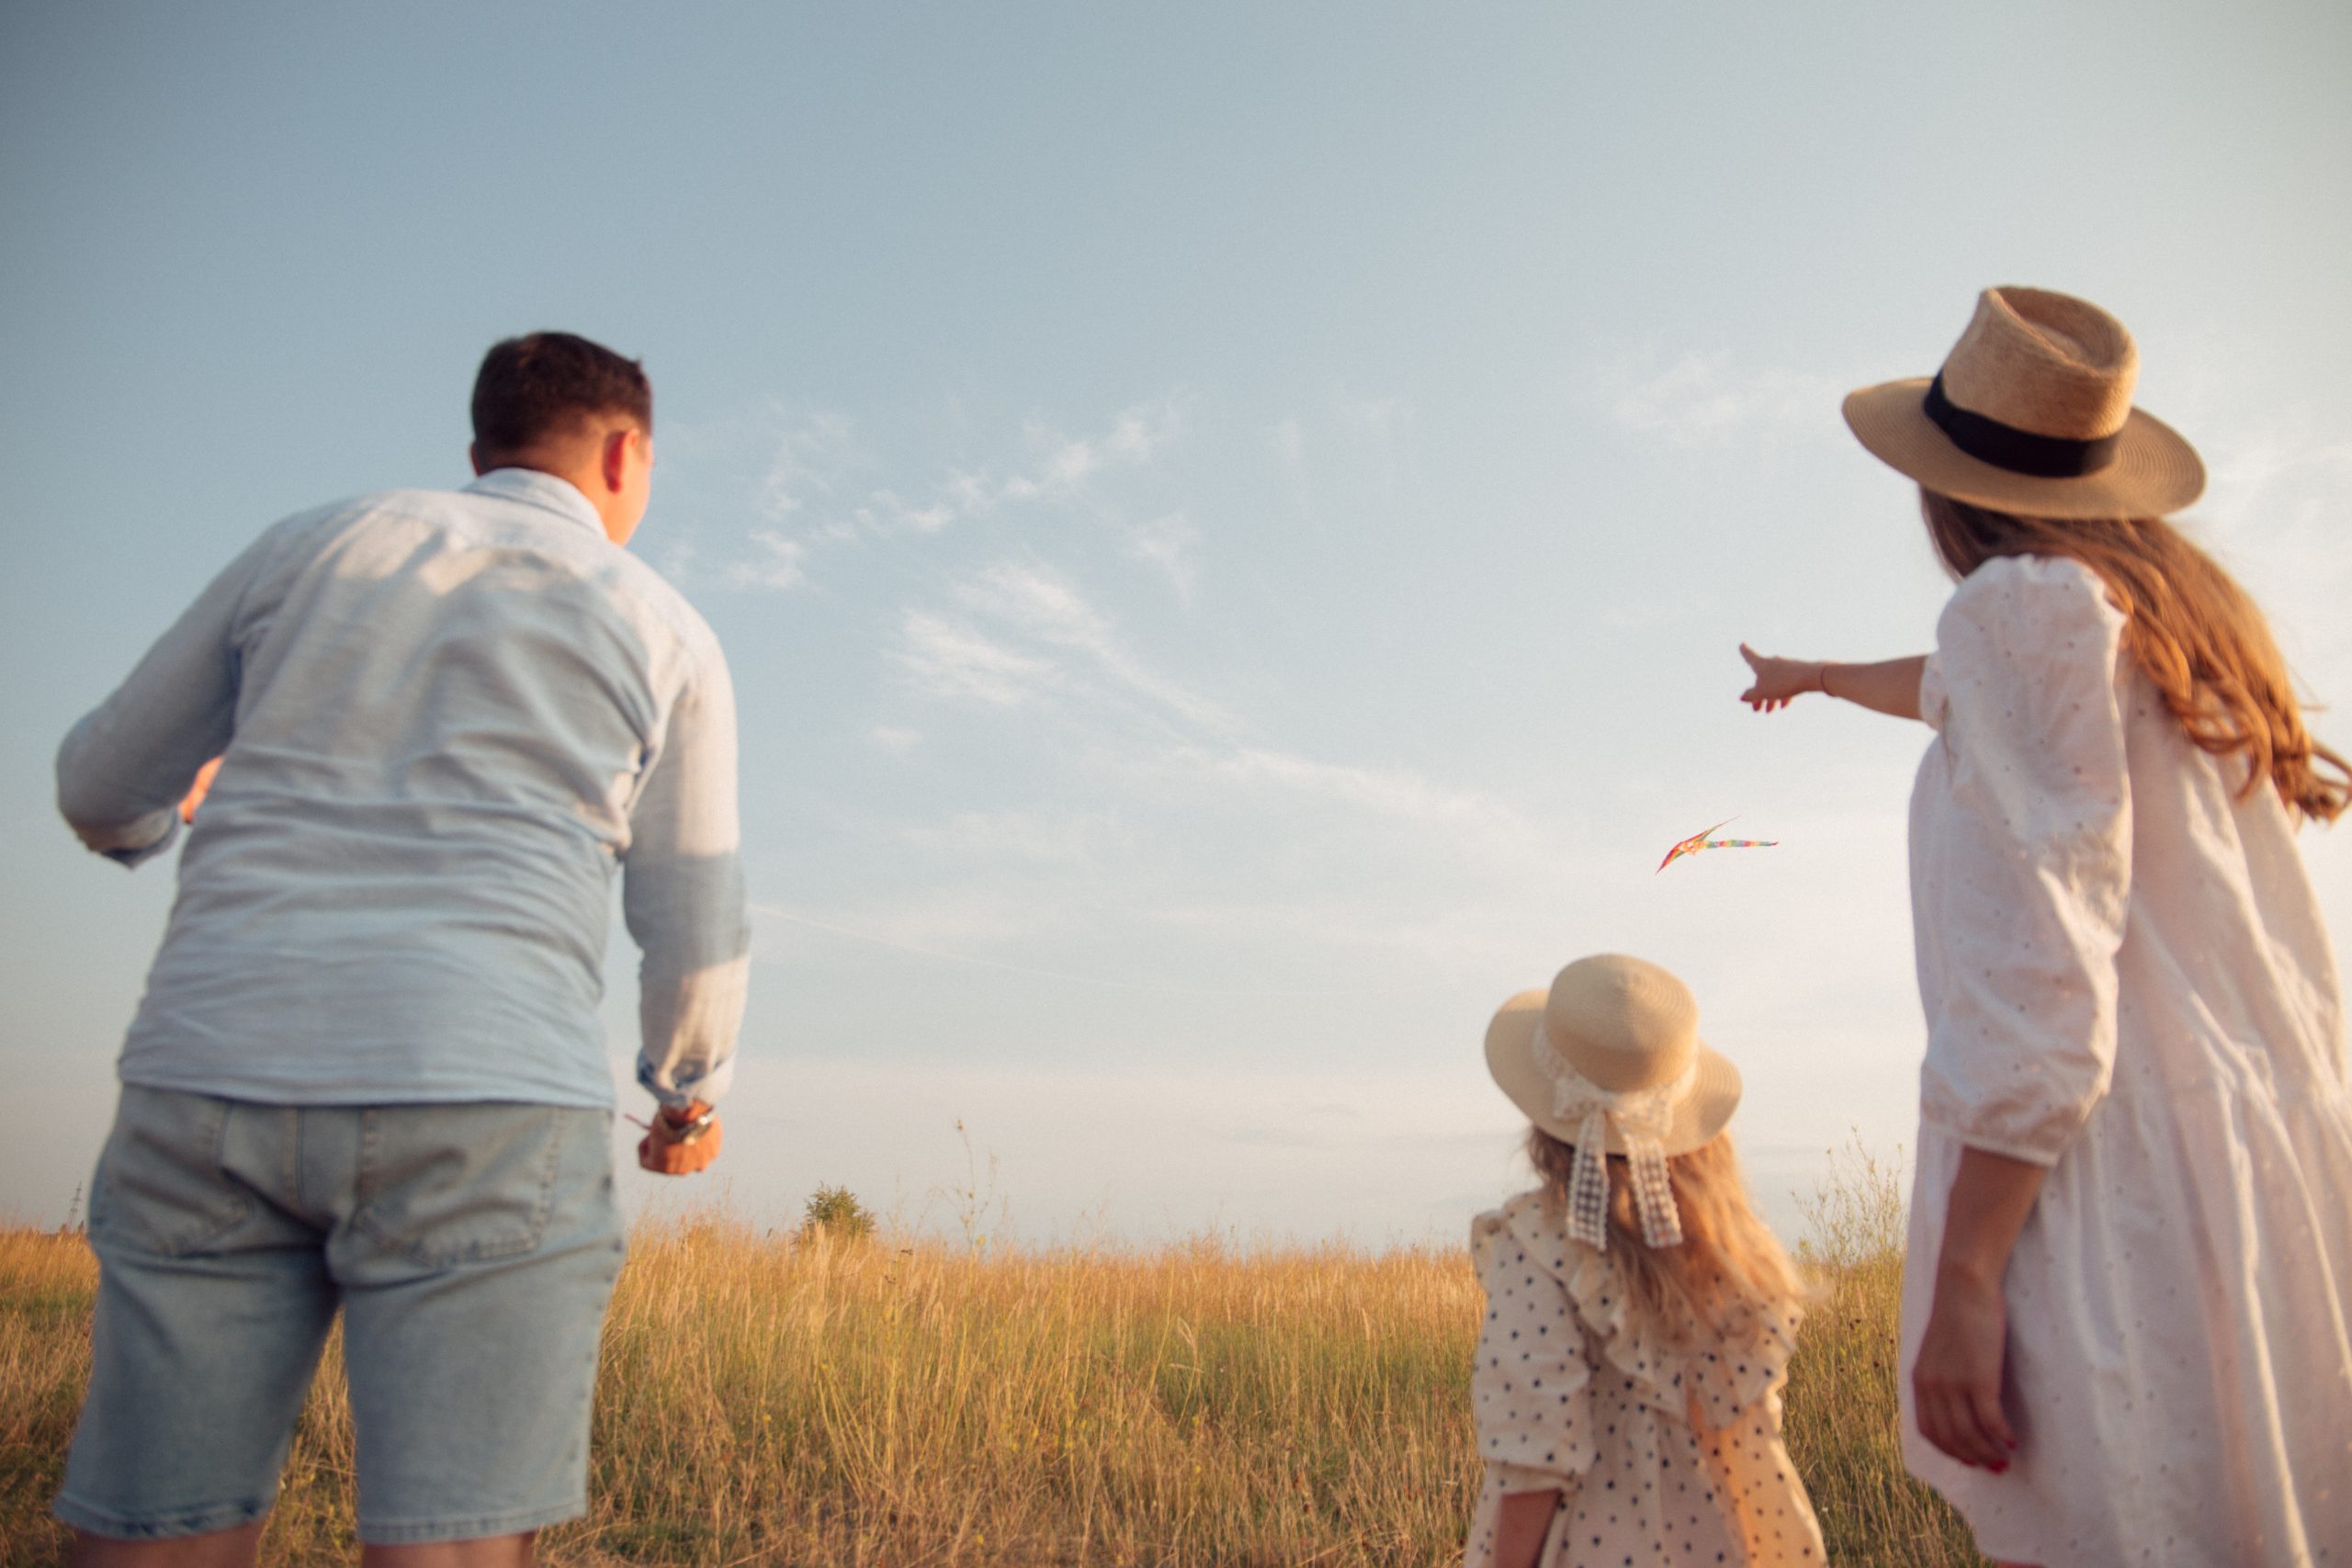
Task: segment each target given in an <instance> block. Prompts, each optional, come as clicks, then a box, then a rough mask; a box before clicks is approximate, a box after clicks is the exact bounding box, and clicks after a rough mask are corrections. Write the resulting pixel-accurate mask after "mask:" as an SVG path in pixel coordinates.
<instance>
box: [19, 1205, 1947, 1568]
mask: <svg viewBox="0 0 2352 1568" xmlns="http://www.w3.org/2000/svg"><path fill="white" fill-rule="evenodd" d="M1859 1176H1860V1179H1863V1180H1864V1181H1876V1182H1877V1183H1878V1188H1879V1190H1876V1191H1875V1192H1872V1191H1871V1190H1856V1191H1852V1192H1848V1193H1846V1194H1844V1195H1843V1196H1838V1195H1835V1194H1833V1195H1832V1198H1831V1199H1830V1200H1829V1201H1825V1203H1824V1205H1823V1207H1822V1209H1821V1211H1820V1213H1817V1214H1816V1216H1815V1222H1816V1229H1817V1230H1818V1231H1819V1232H1820V1239H1819V1241H1818V1243H1817V1245H1816V1246H1815V1248H1814V1251H1815V1256H1816V1258H1817V1263H1818V1265H1819V1271H1820V1272H1821V1274H1822V1275H1823V1277H1824V1278H1825V1280H1826V1284H1827V1290H1826V1296H1825V1300H1824V1301H1823V1303H1821V1305H1820V1306H1819V1307H1818V1308H1817V1310H1816V1313H1815V1317H1814V1319H1813V1320H1812V1322H1811V1324H1810V1325H1808V1327H1807V1330H1806V1334H1805V1338H1804V1345H1803V1347H1802V1348H1801V1350H1800V1353H1799V1357H1798V1360H1797V1364H1796V1365H1795V1367H1794V1368H1793V1369H1792V1375H1791V1381H1790V1389H1789V1416H1790V1419H1789V1442H1790V1447H1791V1449H1792V1451H1793V1453H1794V1454H1795V1456H1796V1459H1797V1461H1798V1464H1799V1466H1800V1468H1801V1469H1802V1470H1803V1471H1804V1474H1805V1479H1806V1481H1807V1483H1808V1484H1809V1485H1810V1486H1811V1487H1812V1488H1813V1493H1814V1497H1815V1504H1816V1506H1817V1507H1818V1508H1819V1510H1820V1513H1821V1516H1822V1519H1823V1523H1824V1527H1825V1529H1826V1530H1827V1532H1828V1535H1829V1539H1830V1542H1831V1547H1832V1551H1833V1556H1834V1558H1835V1560H1837V1561H1839V1562H1852V1563H1869V1564H1872V1565H1878V1564H1903V1565H1909V1564H1919V1565H1928V1564H1936V1565H1942V1564H1954V1563H1973V1562H1977V1561H1978V1560H1977V1559H1976V1558H1975V1557H1974V1556H1973V1553H1972V1552H1970V1551H1969V1550H1968V1548H1967V1546H1966V1537H1965V1535H1964V1533H1963V1532H1962V1530H1961V1529H1960V1528H1959V1527H1958V1525H1957V1522H1956V1521H1955V1520H1954V1519H1953V1518H1952V1517H1951V1515H1950V1514H1949V1512H1948V1511H1947V1510H1945V1509H1944V1508H1943V1507H1942V1506H1941V1505H1940V1504H1939V1503H1938V1502H1937V1501H1936V1500H1935V1499H1934V1498H1933V1497H1932V1496H1931V1495H1928V1494H1927V1493H1925V1492H1924V1491H1922V1490H1921V1489H1920V1488H1919V1487H1917V1485H1916V1484H1914V1483H1912V1482H1910V1481H1909V1480H1908V1478H1907V1477H1905V1475H1904V1473H1903V1472H1902V1468H1901V1465H1900V1463H1899V1461H1897V1460H1896V1458H1895V1455H1894V1364H1893V1363H1894V1287H1895V1285H1896V1283H1897V1282H1898V1280H1899V1270H1900V1262H1899V1258H1895V1257H1894V1255H1893V1254H1892V1253H1891V1251H1890V1250H1889V1243H1890V1241H1891V1238H1892V1233H1891V1232H1890V1231H1889V1229H1888V1228H1887V1227H1888V1225H1889V1224H1892V1223H1893V1222H1894V1220H1896V1219H1899V1213H1900V1205H1899V1200H1897V1199H1896V1198H1895V1197H1894V1195H1893V1188H1892V1184H1891V1179H1889V1178H1888V1176H1887V1173H1885V1172H1883V1171H1879V1170H1876V1169H1874V1168H1862V1169H1861V1170H1860V1172H1859ZM95 1283H96V1269H95V1266H94V1265H93V1263H92V1262H91V1260H90V1258H89V1255H88V1252H87V1251H86V1249H85V1247H83V1245H82V1243H81V1239H80V1238H79V1237H78V1236H75V1235H51V1234H45V1233H38V1232H28V1231H16V1232H7V1233H0V1540H5V1541H6V1542H7V1543H8V1545H7V1558H8V1560H9V1561H10V1562H25V1563H40V1562H62V1551H63V1544H64V1543H63V1537H62V1532H61V1531H60V1530H59V1529H57V1528H56V1527H55V1526H54V1525H53V1524H51V1521H50V1520H49V1518H48V1516H47V1505H48V1499H49V1496H50V1494H51V1492H52V1491H53V1490H54V1488H55V1486H56V1483H57V1478H58V1474H59V1471H60V1469H61V1467H62V1452H63V1449H64V1445H65V1441H66V1438H67V1437H68V1435H69V1433H70V1431H71V1429H72V1425H73V1418H74V1409H75V1406H76V1404H77V1402H78V1400H79V1397H80V1392H81V1388H82V1385H83V1382H84V1380H85V1377H86V1376H87V1371H88V1347H87V1332H88V1319H89V1309H90V1301H91V1292H92V1290H93V1288H94V1286H95ZM1479 1314H1480V1303H1479V1297H1478V1288H1477V1284H1476V1280H1474V1279H1473V1278H1472V1276H1471V1273H1470V1270H1469V1267H1468V1263H1467V1261H1466V1259H1465V1258H1464V1257H1463V1256H1462V1255H1461V1253H1460V1252H1459V1251H1456V1250H1450V1249H1449V1250H1442V1251H1411V1250H1408V1251H1398V1252H1390V1253H1385V1254H1379V1255H1371V1254H1366V1253H1362V1252H1356V1251H1350V1250H1345V1249H1341V1248H1336V1247H1335V1248H1329V1249H1323V1250H1300V1251H1290V1252H1280V1253H1271V1254H1269V1253H1241V1252H1237V1251H1232V1250H1228V1249H1226V1248H1224V1247H1218V1246H1214V1245H1198V1246H1190V1247H1175V1248H1172V1249H1169V1250H1164V1251H1159V1252H1153V1253H1148V1254H1133V1255H1130V1254H1124V1253H1119V1252H1116V1251H1108V1250H1074V1251H1018V1250H1015V1251H1005V1252H995V1253H989V1252H982V1251H974V1250H971V1249H967V1248H966V1247H960V1246H950V1245H946V1244H943V1243H937V1242H922V1243H916V1242H910V1241H906V1240H896V1241H894V1240H888V1239H876V1240H875V1241H872V1242H869V1243H866V1244H863V1245H854V1244H853V1245H841V1246H835V1245H831V1244H828V1243H827V1242H825V1241H823V1240H821V1239H820V1240H815V1241H809V1242H800V1243H796V1242H795V1241H794V1240H793V1239H792V1238H790V1237H787V1236H785V1235H774V1234H771V1235H755V1234H753V1233H752V1232H750V1231H748V1230H746V1229H743V1228H741V1227H739V1226H736V1225H733V1224H729V1223H727V1222H726V1221H725V1220H723V1219H710V1220H705V1221H700V1222H695V1223H691V1224H683V1225H673V1226H669V1227H665V1228H662V1229H658V1230H651V1231H644V1232H640V1233H639V1235H637V1237H636V1238H635V1242H634V1247H633V1251H632V1253H631V1257H630V1259H629V1264H628V1269H627V1271H626V1272H625V1273H624V1274H623V1276H622V1279H621V1283H620V1288H619V1292H618V1294H617V1296H616V1300H615V1303H614V1307H613V1312H612V1316H611V1319H610V1322H609V1324H608V1325H607V1327H606V1331H605V1352H604V1369H603V1376H602V1379H601V1381H600V1383H599V1386H598V1399H597V1408H596V1433H595V1469H594V1479H593V1483H592V1485H593V1505H592V1506H593V1509H594V1512H593V1513H592V1515H591V1517H589V1518H587V1519H586V1520H583V1521H582V1522H581V1523H579V1524H575V1525H570V1526H566V1527H563V1528H562V1529H556V1530H550V1531H548V1533H547V1535H546V1537H545V1538H544V1541H543V1552H542V1555H543V1557H544V1559H545V1560H546V1561H548V1562H556V1563H581V1564H605V1563H620V1562H628V1563H637V1562H659V1563H682V1564H684V1563H694V1564H709V1565H714V1568H716V1565H720V1564H737V1563H753V1562H762V1563H790V1564H810V1565H833V1564H840V1565H849V1564H860V1565H868V1564H870V1565H877V1568H878V1565H883V1564H891V1565H899V1564H903V1565H907V1568H914V1565H918V1564H947V1563H954V1564H958V1565H969V1568H980V1565H987V1564H1015V1563H1018V1564H1038V1565H1042V1564H1057V1563H1070V1564H1076V1563H1089V1564H1092V1563H1102V1564H1113V1563H1122V1564H1126V1563H1132V1564H1211V1563H1214V1564H1236V1565H1240V1564H1251V1565H1257V1564H1262V1565H1265V1568H1273V1565H1275V1564H1283V1565H1300V1564H1328V1565H1330V1568H1340V1565H1345V1564H1374V1563H1380V1564H1390V1563H1396V1564H1436V1563H1444V1562H1450V1561H1454V1560H1457V1559H1458V1556H1459V1552H1460V1548H1461V1540H1462V1535H1463V1530H1464V1524H1465V1522H1466V1519H1467V1516H1468V1510H1469V1506H1470V1502H1471V1498H1472V1495H1473V1492H1474V1490H1475V1486H1476V1464H1475V1462H1474V1461H1473V1459H1472V1457H1471V1428H1470V1416H1469V1390H1468V1379H1469V1361H1470V1347H1471V1344H1472V1341H1473V1340H1474V1338H1475V1337H1476V1326H1477V1323H1478V1318H1479ZM341 1382H342V1380H341V1377H340V1374H339V1371H338V1369H337V1366H336V1364H335V1362H334V1359H333V1356H332V1353H331V1355H330V1360H329V1366H328V1369H327V1374H326V1375H325V1376H323V1377H322V1378H321V1379H320V1380H319V1385H318V1387H317V1388H316V1389H315V1390H314V1391H313V1392H312V1395H311V1402H310V1405H309V1408H308V1409H307V1410H306V1412H305V1414H304V1416H303V1422H302V1427H301V1430H300V1434H299V1436H298V1438H297V1441H296V1444H295V1450H294V1456H293V1459H292V1461H291V1462H290V1463H289V1465H288V1471H287V1476H286V1483H285V1491H284V1494H283V1495H282V1497H281V1499H280V1502H279V1506H278V1508H277V1513H276V1514H275V1516H274V1517H273V1519H272V1522H271V1526H270V1529H269V1533H268V1537H267V1539H266V1546H265V1560H266V1561H267V1562H273V1563H290V1562H302V1563H308V1562H333V1561H338V1560H341V1561H348V1560H350V1558H351V1557H352V1556H353V1555H354V1553H355V1552H356V1546H355V1544H354V1540H353V1536H352V1529H351V1507H350V1491H349V1462H350V1461H349V1455H350V1451H351V1450H350V1442H351V1428H350V1416H349V1411H348V1408H347V1406H346V1405H345V1403H344V1399H343V1396H342V1391H341V1386H340V1385H341Z"/></svg>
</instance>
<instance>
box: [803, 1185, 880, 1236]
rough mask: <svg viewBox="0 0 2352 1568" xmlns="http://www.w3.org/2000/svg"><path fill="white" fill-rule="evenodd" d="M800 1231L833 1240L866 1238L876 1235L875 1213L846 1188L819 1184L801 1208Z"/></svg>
mask: <svg viewBox="0 0 2352 1568" xmlns="http://www.w3.org/2000/svg"><path fill="white" fill-rule="evenodd" d="M800 1234H801V1235H802V1236H803V1237H814V1236H819V1235H821V1236H824V1237H826V1238H828V1239H830V1240H832V1241H864V1240H865V1238H866V1237H867V1236H870V1235H873V1234H874V1212H873V1211H872V1210H870V1209H868V1208H867V1207H866V1206H865V1204H863V1203H861V1202H859V1201H857V1194H856V1193H854V1192H853V1191H851V1190H849V1189H848V1188H846V1187H820V1188H818V1189H817V1190H816V1191H815V1193H813V1194H812V1195H811V1196H810V1197H809V1205H808V1207H807V1208H806V1209H804V1210H802V1211H801V1220H800Z"/></svg>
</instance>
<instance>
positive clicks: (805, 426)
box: [758, 404, 858, 522]
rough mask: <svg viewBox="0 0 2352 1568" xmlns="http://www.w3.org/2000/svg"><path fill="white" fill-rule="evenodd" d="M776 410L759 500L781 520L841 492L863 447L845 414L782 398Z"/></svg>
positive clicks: (766, 513) (762, 508)
mask: <svg viewBox="0 0 2352 1568" xmlns="http://www.w3.org/2000/svg"><path fill="white" fill-rule="evenodd" d="M771 412H772V415H773V417H774V419H775V431H774V434H773V436H772V446H771V450H770V454H769V457H768V462H767V468H766V471H765V472H763V474H762V475H761V476H760V481H759V486H758V502H759V508H760V513H761V514H762V515H763V516H764V517H766V518H768V519H769V520H770V521H772V522H780V521H782V520H783V519H785V518H786V517H789V516H792V515H793V514H794V513H798V512H800V511H802V510H804V509H805V508H807V507H808V506H809V505H810V504H811V503H812V502H825V501H829V500H831V498H832V497H834V496H835V495H836V494H838V493H839V492H840V491H842V489H843V487H844V486H845V485H847V484H848V482H849V481H850V478H851V476H852V473H853V471H854V469H855V468H856V467H857V466H858V453H857V446H856V442H855V439H854V433H853V431H852V428H851V425H850V422H849V419H848V417H847V416H846V415H844V414H840V413H835V412H831V411H830V410H826V409H793V408H787V407H786V406H784V405H780V404H779V405H777V406H775V408H774V409H773V410H772V411H771Z"/></svg>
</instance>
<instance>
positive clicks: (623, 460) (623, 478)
mask: <svg viewBox="0 0 2352 1568" xmlns="http://www.w3.org/2000/svg"><path fill="white" fill-rule="evenodd" d="M638 439H642V438H641V437H640V436H639V434H638V429H637V426H635V425H633V424H624V425H622V426H621V427H620V428H619V429H618V430H608V431H606V432H605V440H604V443H603V450H602V451H601V452H599V453H598V454H597V457H598V459H599V467H600V468H602V469H603V472H604V479H605V489H606V490H608V491H612V492H613V493H614V494H616V495H618V494H619V493H620V491H621V487H622V485H623V484H625V483H626V482H627V481H628V444H629V442H630V441H632V440H638Z"/></svg>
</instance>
